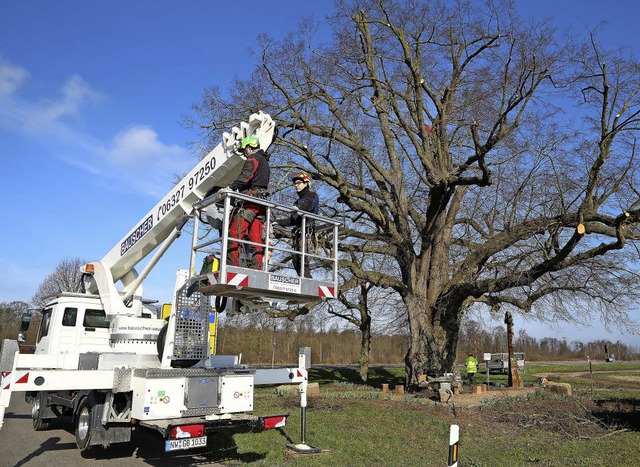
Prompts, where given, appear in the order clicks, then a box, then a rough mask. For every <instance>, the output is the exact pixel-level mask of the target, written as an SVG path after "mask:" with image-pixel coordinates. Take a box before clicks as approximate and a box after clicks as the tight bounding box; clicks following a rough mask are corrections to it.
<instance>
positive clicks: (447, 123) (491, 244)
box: [195, 0, 640, 387]
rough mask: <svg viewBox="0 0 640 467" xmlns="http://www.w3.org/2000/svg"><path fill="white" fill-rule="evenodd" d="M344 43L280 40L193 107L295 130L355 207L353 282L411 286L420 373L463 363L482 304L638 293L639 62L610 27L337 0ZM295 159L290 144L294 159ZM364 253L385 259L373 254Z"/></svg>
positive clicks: (298, 37) (299, 149)
mask: <svg viewBox="0 0 640 467" xmlns="http://www.w3.org/2000/svg"><path fill="white" fill-rule="evenodd" d="M329 22H330V24H331V25H332V27H333V36H332V37H333V39H332V41H331V43H329V44H326V45H315V44H314V42H313V39H312V37H311V35H312V32H313V31H314V28H313V25H311V24H308V23H307V24H303V25H302V26H301V28H300V30H299V31H298V32H297V33H295V34H292V35H290V36H289V37H287V38H286V39H284V40H282V41H280V42H277V41H273V40H271V39H269V38H268V37H266V36H262V37H260V39H259V41H260V42H259V45H260V50H259V53H258V54H257V59H258V60H259V61H260V63H259V65H258V67H257V68H256V70H255V72H254V73H253V75H252V76H251V78H250V79H248V80H244V81H243V80H236V82H235V83H234V88H233V89H232V90H231V92H230V96H229V97H224V96H223V95H222V94H221V93H220V92H219V91H218V90H217V89H215V88H212V89H209V90H207V92H206V95H205V98H204V101H203V103H202V105H200V106H197V107H196V109H195V110H196V111H197V112H198V115H199V117H198V118H199V119H200V122H201V128H202V129H203V130H204V131H205V133H206V134H208V135H213V134H215V133H216V132H218V131H220V130H223V129H225V128H227V127H228V126H230V125H231V124H233V123H235V122H236V121H237V120H239V119H240V118H241V117H242V116H244V115H246V114H247V113H248V112H252V111H257V110H260V109H261V110H265V111H267V112H269V113H270V114H271V115H272V116H273V117H274V118H275V120H276V122H277V124H278V125H279V126H280V128H281V131H280V138H279V140H278V141H277V144H278V145H279V147H280V148H281V149H282V151H281V152H282V153H283V154H286V156H285V155H282V156H280V158H279V159H278V158H277V157H275V158H274V159H275V160H281V161H282V162H283V163H286V164H288V165H290V166H295V167H305V168H306V170H308V171H309V172H311V173H312V175H313V177H314V178H316V179H318V180H322V182H323V183H324V184H325V186H327V187H329V188H332V189H334V190H335V193H336V195H338V197H339V198H338V199H339V202H341V203H343V204H344V205H345V206H346V207H347V208H348V209H349V212H350V218H349V219H348V221H347V222H346V224H345V229H344V231H343V235H344V241H343V242H342V249H343V251H344V252H345V255H344V256H343V258H342V260H341V262H340V266H341V267H343V268H345V269H346V270H348V271H349V272H350V275H351V276H350V277H349V278H348V279H347V280H346V282H345V288H346V289H349V288H351V287H353V286H356V285H358V284H361V283H363V281H367V282H368V283H370V284H372V285H374V286H377V287H383V288H391V289H393V290H395V291H396V292H397V293H398V294H399V296H400V297H401V298H402V300H403V302H404V304H405V306H406V310H407V317H408V324H409V331H410V347H409V349H408V351H407V354H406V358H405V363H406V366H407V370H408V371H407V375H408V376H407V384H408V385H409V386H410V387H415V386H416V385H417V383H418V377H419V375H420V374H421V373H422V372H423V371H424V369H425V368H430V369H447V370H449V369H451V367H452V366H453V364H454V360H455V351H456V346H457V343H458V336H459V330H460V324H461V320H462V317H463V315H464V313H465V311H466V310H467V309H468V308H469V307H470V306H472V304H473V303H481V304H484V305H486V306H488V307H495V306H498V305H499V304H503V305H504V306H511V307H516V308H517V309H519V310H522V311H523V312H526V313H537V314H538V316H543V317H546V318H548V319H575V316H577V315H578V314H579V313H580V312H584V313H592V312H593V311H594V310H599V311H600V312H601V313H602V318H603V320H604V322H611V320H612V319H613V320H623V319H624V320H628V315H627V313H626V309H627V308H626V307H627V306H628V305H629V303H630V301H631V300H632V299H634V298H636V291H635V287H630V285H631V284H635V283H637V279H638V276H637V274H636V272H635V269H634V267H635V266H637V263H638V254H637V249H636V244H635V241H636V240H637V238H638V220H640V211H639V210H638V207H639V205H640V196H639V195H640V191H638V184H637V182H638V170H637V168H636V167H637V164H636V163H635V150H636V145H635V143H636V135H637V132H638V115H639V112H640V100H639V99H638V91H639V90H640V73H638V63H637V62H636V61H635V60H633V59H631V58H630V57H626V56H624V55H623V54H621V53H612V52H609V51H605V50H604V49H603V48H602V47H601V46H600V44H599V43H598V42H597V40H596V38H595V36H592V37H591V38H589V39H590V40H587V41H586V42H585V43H584V44H580V43H578V42H577V41H575V40H571V41H569V40H566V41H564V42H563V41H562V38H561V37H560V36H559V35H558V34H556V32H555V31H553V30H552V29H551V28H550V27H549V25H548V24H547V23H545V22H541V23H537V22H534V21H525V20H523V19H521V18H520V17H519V15H518V13H517V11H516V10H515V9H514V6H513V3H512V2H510V1H501V2H497V1H496V2H493V1H488V2H487V4H486V5H484V6H482V7H478V6H477V4H474V5H470V4H469V3H468V2H447V1H434V2H424V1H418V0H406V1H401V0H388V1H387V0H376V1H360V0H351V1H346V0H345V1H340V2H338V3H337V7H336V14H335V15H334V16H333V17H332V18H330V19H329ZM287 158H288V159H287ZM352 252H359V253H365V254H367V255H369V256H370V257H372V258H384V259H385V262H386V264H388V265H389V264H390V263H391V262H393V264H394V266H389V267H388V268H386V269H384V270H373V269H366V265H367V264H378V263H379V261H372V262H368V263H367V262H365V263H364V265H365V267H362V266H360V265H359V264H356V263H354V262H353V261H351V259H350V256H349V255H350V254H351V253H352Z"/></svg>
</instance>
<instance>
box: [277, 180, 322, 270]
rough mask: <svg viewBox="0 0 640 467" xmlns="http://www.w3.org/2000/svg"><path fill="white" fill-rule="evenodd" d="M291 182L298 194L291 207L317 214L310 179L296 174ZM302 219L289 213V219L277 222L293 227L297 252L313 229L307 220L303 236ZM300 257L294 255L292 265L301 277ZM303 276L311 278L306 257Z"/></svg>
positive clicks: (315, 199)
mask: <svg viewBox="0 0 640 467" xmlns="http://www.w3.org/2000/svg"><path fill="white" fill-rule="evenodd" d="M291 182H292V183H293V186H294V187H295V188H296V192H297V193H298V199H297V200H296V201H295V202H294V203H293V206H294V207H295V208H296V209H298V210H299V211H306V212H310V213H313V214H318V212H319V210H320V199H319V197H318V194H317V193H316V192H314V191H311V177H309V175H307V174H306V173H298V174H296V175H294V176H293V178H292V179H291ZM302 217H303V216H302V215H301V214H300V213H299V212H295V211H294V212H293V213H291V217H289V218H287V219H282V220H279V221H278V224H279V225H281V226H283V227H287V226H294V244H295V245H296V248H297V251H302V241H303V238H305V237H310V234H311V228H312V227H313V221H312V220H311V219H307V220H306V222H305V226H306V228H307V231H306V232H305V235H303V232H302ZM307 240H309V238H307ZM301 256H302V255H300V254H296V255H295V256H294V258H293V265H294V267H295V268H296V271H298V274H299V275H302V270H301V269H302V268H301V266H302V261H301ZM304 276H305V277H311V273H310V271H309V260H308V258H307V257H305V260H304Z"/></svg>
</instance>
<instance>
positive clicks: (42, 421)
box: [31, 392, 51, 431]
mask: <svg viewBox="0 0 640 467" xmlns="http://www.w3.org/2000/svg"><path fill="white" fill-rule="evenodd" d="M43 399H44V394H42V393H41V392H40V393H38V395H37V396H36V397H35V398H34V399H33V405H32V406H31V419H32V421H33V429H34V430H36V431H41V430H46V429H47V428H49V423H51V419H49V418H43V417H42V404H43V403H44V402H43Z"/></svg>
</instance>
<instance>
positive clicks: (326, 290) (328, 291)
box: [318, 285, 336, 298]
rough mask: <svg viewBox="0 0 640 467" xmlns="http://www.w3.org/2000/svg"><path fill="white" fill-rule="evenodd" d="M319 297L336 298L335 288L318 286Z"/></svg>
mask: <svg viewBox="0 0 640 467" xmlns="http://www.w3.org/2000/svg"><path fill="white" fill-rule="evenodd" d="M318 295H319V296H320V297H327V298H336V292H335V289H334V288H333V287H326V286H324V285H321V286H318Z"/></svg>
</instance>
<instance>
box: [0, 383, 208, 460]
mask: <svg viewBox="0 0 640 467" xmlns="http://www.w3.org/2000/svg"><path fill="white" fill-rule="evenodd" d="M65 421H68V423H61V422H60V421H56V422H54V423H52V424H51V426H50V428H49V429H47V430H44V431H34V429H33V425H32V421H31V406H30V405H29V404H27V403H26V402H25V401H24V396H23V395H22V393H14V394H12V397H11V404H10V405H9V408H8V409H7V411H6V413H5V417H4V426H3V427H2V430H0V466H1V467H10V466H21V465H26V466H43V467H45V466H46V467H51V466H64V467H71V466H78V465H82V466H84V465H88V464H90V465H91V466H106V465H109V466H111V467H113V466H114V465H117V464H118V463H119V464H120V465H121V466H125V465H126V466H127V467H128V466H130V465H156V466H163V465H171V466H186V465H196V464H197V465H221V464H217V463H213V462H211V461H210V459H208V458H207V455H206V453H204V452H202V451H200V452H198V451H180V452H171V453H165V452H164V441H163V440H162V438H161V437H160V435H158V434H156V433H154V432H149V431H146V430H140V431H139V432H136V433H134V434H133V436H132V440H131V442H130V443H122V444H114V445H112V446H110V447H109V448H108V449H102V448H101V447H96V448H94V449H92V450H89V451H88V452H87V453H81V452H80V451H79V450H78V448H77V447H76V438H75V434H74V431H73V427H72V425H71V422H70V420H65Z"/></svg>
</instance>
